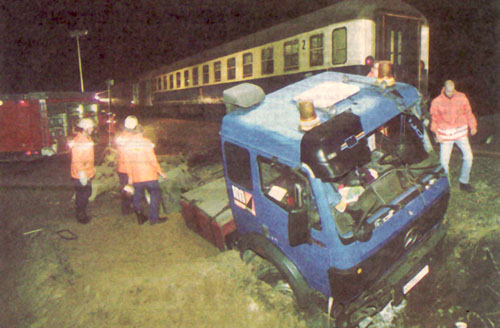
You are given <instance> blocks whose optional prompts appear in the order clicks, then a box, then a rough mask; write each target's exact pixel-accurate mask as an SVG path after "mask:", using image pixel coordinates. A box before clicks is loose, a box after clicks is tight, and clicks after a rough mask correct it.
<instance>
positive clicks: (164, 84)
mask: <svg viewBox="0 0 500 328" xmlns="http://www.w3.org/2000/svg"><path fill="white" fill-rule="evenodd" d="M163 89H165V90H167V76H166V75H163Z"/></svg>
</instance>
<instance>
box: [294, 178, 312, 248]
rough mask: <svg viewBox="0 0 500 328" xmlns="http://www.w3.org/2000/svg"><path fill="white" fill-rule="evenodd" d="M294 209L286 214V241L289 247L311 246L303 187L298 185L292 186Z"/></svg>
mask: <svg viewBox="0 0 500 328" xmlns="http://www.w3.org/2000/svg"><path fill="white" fill-rule="evenodd" d="M293 193H294V198H295V205H296V206H295V208H294V209H292V210H291V211H290V212H289V214H288V240H289V242H290V246H298V245H302V244H305V243H307V244H311V223H310V220H309V215H308V213H309V209H308V206H307V201H306V199H304V197H305V195H304V187H303V186H302V185H301V184H300V183H295V184H294V185H293Z"/></svg>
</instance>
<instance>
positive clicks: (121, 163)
mask: <svg viewBox="0 0 500 328" xmlns="http://www.w3.org/2000/svg"><path fill="white" fill-rule="evenodd" d="M132 136H133V134H132V133H131V132H129V131H126V130H123V131H122V132H121V133H120V134H119V135H118V136H117V137H116V139H115V146H116V170H117V171H118V172H120V173H126V168H125V147H126V146H127V144H129V143H130V138H132Z"/></svg>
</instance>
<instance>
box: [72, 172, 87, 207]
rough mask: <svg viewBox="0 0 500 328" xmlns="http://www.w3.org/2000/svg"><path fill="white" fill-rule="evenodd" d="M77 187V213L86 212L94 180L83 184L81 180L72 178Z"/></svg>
mask: <svg viewBox="0 0 500 328" xmlns="http://www.w3.org/2000/svg"><path fill="white" fill-rule="evenodd" d="M71 180H72V181H73V186H74V188H75V194H76V195H75V205H76V212H77V213H85V209H86V208H87V204H88V203H89V198H90V195H92V181H91V180H89V181H88V182H87V185H85V186H82V184H81V183H80V180H78V179H73V178H72V179H71Z"/></svg>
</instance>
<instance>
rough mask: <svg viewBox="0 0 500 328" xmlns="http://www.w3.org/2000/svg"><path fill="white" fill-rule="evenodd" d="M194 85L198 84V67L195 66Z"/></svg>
mask: <svg viewBox="0 0 500 328" xmlns="http://www.w3.org/2000/svg"><path fill="white" fill-rule="evenodd" d="M193 85H198V67H193Z"/></svg>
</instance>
